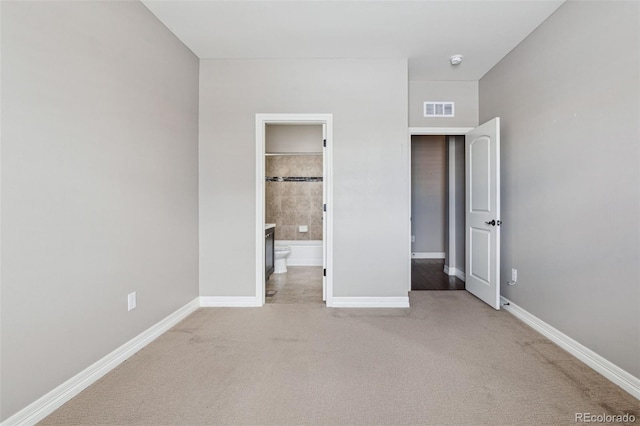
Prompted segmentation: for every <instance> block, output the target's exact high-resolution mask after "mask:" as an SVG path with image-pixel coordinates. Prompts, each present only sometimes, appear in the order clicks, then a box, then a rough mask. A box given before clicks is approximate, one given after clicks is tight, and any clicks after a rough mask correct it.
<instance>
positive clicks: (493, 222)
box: [485, 219, 496, 226]
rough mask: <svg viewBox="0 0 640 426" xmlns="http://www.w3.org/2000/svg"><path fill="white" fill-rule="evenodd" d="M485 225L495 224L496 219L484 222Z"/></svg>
mask: <svg viewBox="0 0 640 426" xmlns="http://www.w3.org/2000/svg"><path fill="white" fill-rule="evenodd" d="M485 223H486V224H487V225H491V226H496V221H495V219H493V220H492V221H491V222H485Z"/></svg>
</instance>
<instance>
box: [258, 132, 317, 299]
mask: <svg viewBox="0 0 640 426" xmlns="http://www.w3.org/2000/svg"><path fill="white" fill-rule="evenodd" d="M323 141H324V137H323V131H322V125H319V124H267V125H266V128H265V174H266V177H265V180H266V182H265V221H266V226H267V227H268V228H270V229H273V231H274V232H273V233H274V264H273V267H271V265H270V264H269V263H268V262H267V265H266V272H265V273H266V277H265V279H266V289H265V303H273V304H318V303H322V302H323V298H322V277H323V267H322V263H323V259H322V258H323V256H322V251H323V240H324V236H323V232H322V220H323V217H322V216H323V193H324V191H323V164H324V161H323V160H324V158H323V157H324V155H323V154H324V153H323ZM271 227H272V228H271ZM266 250H267V259H269V247H268V246H267V247H266Z"/></svg>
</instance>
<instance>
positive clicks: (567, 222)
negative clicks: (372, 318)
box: [480, 2, 640, 377]
mask: <svg viewBox="0 0 640 426" xmlns="http://www.w3.org/2000/svg"><path fill="white" fill-rule="evenodd" d="M639 7H640V4H639V3H638V2H566V3H565V4H564V5H563V6H561V7H560V8H559V9H558V10H557V11H556V12H555V13H554V14H553V15H552V16H551V17H550V18H549V19H548V20H547V21H545V22H544V23H543V24H542V25H541V26H540V27H539V28H538V29H537V30H536V31H535V32H534V33H533V34H531V35H530V36H529V37H528V38H527V39H526V40H524V41H523V42H522V43H521V44H520V45H519V46H518V47H517V48H516V49H514V50H513V51H512V52H511V53H510V54H509V55H508V56H507V57H506V58H505V59H504V60H503V61H502V62H500V63H499V64H498V65H497V66H496V67H495V68H493V69H492V70H491V71H490V72H489V73H488V74H487V75H485V76H484V77H483V78H482V80H481V81H480V121H481V122H484V121H486V120H489V119H490V118H492V117H494V116H500V117H502V139H501V142H502V152H501V154H502V157H501V164H502V188H501V189H502V220H503V221H504V225H503V226H502V257H501V262H502V270H501V273H502V276H503V277H505V279H504V280H503V284H504V281H506V280H507V279H508V277H510V276H511V268H517V269H518V272H519V275H518V278H519V283H518V284H517V285H516V286H514V287H507V286H504V285H503V289H502V293H503V295H504V296H506V297H508V298H509V299H511V300H513V301H514V302H515V303H516V304H518V305H520V306H522V307H523V308H524V309H526V310H527V311H529V312H531V313H532V314H534V315H536V316H537V317H539V318H541V319H542V320H543V321H546V322H547V323H549V324H551V325H552V326H553V327H555V328H557V329H559V330H560V331H562V332H563V333H566V334H567V335H569V336H570V337H572V338H573V339H575V340H577V341H578V342H580V343H582V344H583V345H585V346H587V347H588V348H590V349H592V350H593V351H595V352H596V353H598V354H600V355H602V356H603V357H605V358H606V359H608V360H609V361H611V362H613V363H614V364H616V365H618V366H619V367H621V368H623V369H625V370H627V371H628V372H629V373H631V374H633V375H635V376H636V377H640V285H638V283H639V282H640V271H639V268H640V266H639V265H640V263H639V262H638V259H640V221H639V220H638V218H639V217H640V196H639V190H640V188H639V182H640V172H639V171H640V167H639V166H640V164H639V158H640V135H639V130H640V126H639V117H640V104H639V103H640V97H639V96H638V94H639V93H640V77H639V71H640V70H639V63H640V58H639V55H640V45H639V38H638V34H640V24H639V16H640V10H639Z"/></svg>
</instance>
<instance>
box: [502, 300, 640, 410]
mask: <svg viewBox="0 0 640 426" xmlns="http://www.w3.org/2000/svg"><path fill="white" fill-rule="evenodd" d="M500 299H501V301H502V307H503V308H504V310H505V311H508V312H510V313H511V314H513V316H515V317H516V318H518V319H519V320H521V321H522V322H524V323H525V324H527V325H528V326H529V327H531V328H533V329H534V330H536V331H537V332H538V333H540V334H542V335H543V336H545V337H546V338H548V339H549V340H551V341H552V342H553V343H555V344H557V345H558V346H560V347H561V348H562V349H564V350H565V351H567V352H569V353H570V354H571V355H573V356H575V357H576V358H578V359H579V360H580V361H582V362H583V363H585V364H587V365H588V366H589V367H591V368H593V369H594V370H595V371H597V372H598V373H600V374H602V375H603V376H604V377H605V378H607V379H609V380H610V381H611V382H613V383H615V384H616V385H618V386H620V387H621V388H622V389H624V390H625V391H627V392H629V393H630V394H631V395H633V396H634V397H635V398H637V399H639V400H640V379H639V378H637V377H635V376H633V375H631V374H630V373H628V372H626V371H625V370H623V369H622V368H620V367H618V366H617V365H615V364H613V363H612V362H610V361H608V360H606V359H605V358H603V357H602V356H600V355H598V354H597V353H595V352H593V351H592V350H591V349H589V348H587V347H586V346H584V345H582V344H580V343H578V342H576V341H575V340H573V339H572V338H571V337H569V336H567V335H566V334H564V333H562V332H561V331H559V330H557V329H556V328H554V327H552V326H551V325H549V324H547V323H546V322H544V321H542V320H541V319H540V318H538V317H536V316H534V315H533V314H531V313H529V312H528V311H526V310H524V309H522V308H521V307H520V306H518V305H516V304H515V303H513V302H511V301H510V300H509V299H507V298H505V297H502V296H501V297H500Z"/></svg>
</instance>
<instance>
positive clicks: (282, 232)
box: [265, 155, 322, 240]
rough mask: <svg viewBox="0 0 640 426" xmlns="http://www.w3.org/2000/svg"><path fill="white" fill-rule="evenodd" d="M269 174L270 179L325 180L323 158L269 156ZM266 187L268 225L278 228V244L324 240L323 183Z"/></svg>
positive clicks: (267, 162)
mask: <svg viewBox="0 0 640 426" xmlns="http://www.w3.org/2000/svg"><path fill="white" fill-rule="evenodd" d="M265 171H266V175H267V177H322V156H321V155H275V156H267V157H266V164H265ZM265 184H266V185H265V190H266V194H265V198H266V222H267V223H275V224H276V235H275V238H276V240H322V182H321V181H320V182H270V181H267V182H265ZM300 225H307V228H308V232H300V231H299V230H298V227H299V226H300Z"/></svg>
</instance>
